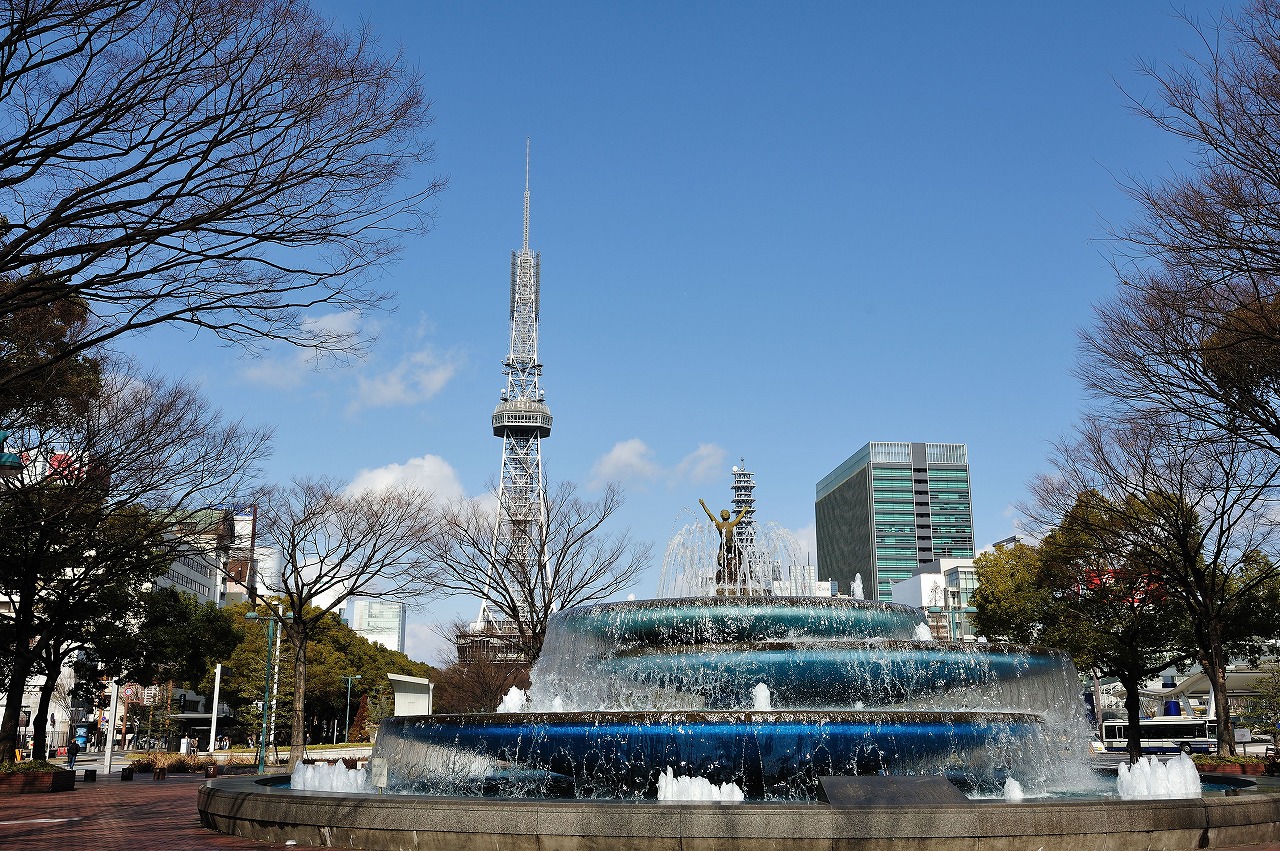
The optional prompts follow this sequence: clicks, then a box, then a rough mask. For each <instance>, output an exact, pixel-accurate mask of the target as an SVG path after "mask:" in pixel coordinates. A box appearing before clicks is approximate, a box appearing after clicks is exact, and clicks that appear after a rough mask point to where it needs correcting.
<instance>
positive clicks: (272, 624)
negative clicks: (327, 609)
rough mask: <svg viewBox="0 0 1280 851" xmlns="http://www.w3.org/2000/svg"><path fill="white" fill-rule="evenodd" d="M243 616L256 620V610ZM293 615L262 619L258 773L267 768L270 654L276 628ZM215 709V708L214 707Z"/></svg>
mask: <svg viewBox="0 0 1280 851" xmlns="http://www.w3.org/2000/svg"><path fill="white" fill-rule="evenodd" d="M244 616H245V618H246V619H247V620H258V619H259V617H260V616H259V615H258V613H257V612H245V613H244ZM292 617H293V615H292V614H290V613H289V612H285V613H284V614H282V615H280V616H279V617H277V616H276V615H267V616H266V617H265V618H263V619H264V620H266V622H267V672H266V676H265V677H264V678H263V683H262V738H261V739H260V740H259V741H258V773H259V774H265V773H266V770H267V712H268V709H267V707H268V706H270V704H271V668H272V664H271V663H272V658H271V657H272V655H273V653H274V649H275V643H274V642H275V637H276V629H277V627H278V625H279V624H280V621H281V620H282V619H286V620H287V619H290V618H292ZM215 711H216V709H215Z"/></svg>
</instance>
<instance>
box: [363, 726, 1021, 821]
mask: <svg viewBox="0 0 1280 851" xmlns="http://www.w3.org/2000/svg"><path fill="white" fill-rule="evenodd" d="M1042 726H1043V725H1042V722H1041V720H1040V718H1039V717H1038V716H1036V715H1032V714H1026V713H1023V714H1018V713H990V712H985V713H971V712H891V711H876V712H831V711H825V712H804V711H771V712H630V713H627V712H568V713H517V714H504V715H479V716H477V715H454V716H447V715H446V716H436V717H424V718H395V719H388V720H387V721H385V722H383V724H382V726H381V728H380V730H379V733H378V743H379V753H380V754H383V755H385V757H386V759H387V762H388V788H389V789H391V790H394V791H397V792H403V793H411V794H453V795H496V796H501V797H548V798H597V797H605V798H653V797H655V796H656V790H657V783H658V778H659V777H660V776H661V775H662V773H663V772H664V771H665V770H666V769H668V768H670V769H674V771H675V773H676V775H677V776H681V777H700V778H704V779H706V780H708V781H710V782H711V783H713V784H722V783H734V784H736V785H738V786H739V787H740V788H741V789H742V790H743V791H744V792H745V793H746V796H747V798H749V799H752V800H765V799H810V800H812V799H814V798H816V797H817V794H818V779H819V778H820V777H824V776H832V775H868V774H870V775H876V774H900V775H909V774H938V773H942V774H946V775H947V776H949V777H951V778H953V779H954V780H955V781H956V782H957V783H958V784H959V785H961V786H962V788H972V789H973V790H974V791H975V792H988V793H989V792H990V791H991V790H992V789H996V788H1001V787H1003V784H1004V781H1005V778H1006V776H1009V775H1011V774H1012V775H1015V776H1019V777H1028V776H1034V774H1035V769H1034V767H1033V766H1034V765H1035V762H1036V760H1037V759H1043V758H1044V756H1045V754H1044V752H1043V750H1042V749H1041V748H1040V747H1038V746H1037V743H1039V742H1040V741H1041V739H1042V738H1043V729H1042Z"/></svg>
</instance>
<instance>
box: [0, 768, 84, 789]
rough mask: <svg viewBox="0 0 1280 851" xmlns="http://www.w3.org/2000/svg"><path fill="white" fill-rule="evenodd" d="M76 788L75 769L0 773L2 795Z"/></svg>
mask: <svg viewBox="0 0 1280 851" xmlns="http://www.w3.org/2000/svg"><path fill="white" fill-rule="evenodd" d="M74 788H76V773H75V772H74V771H24V772H14V773H13V774H0V795H22V794H29V793H36V792H66V791H68V790H70V789H74Z"/></svg>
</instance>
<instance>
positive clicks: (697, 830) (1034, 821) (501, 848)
mask: <svg viewBox="0 0 1280 851" xmlns="http://www.w3.org/2000/svg"><path fill="white" fill-rule="evenodd" d="M287 781H288V775H280V776H278V777H267V778H234V777H232V778H220V779H217V780H210V781H208V782H206V783H205V784H204V786H202V787H201V788H200V790H199V800H198V806H199V810H200V818H201V822H202V823H203V824H204V825H205V826H206V827H209V828H212V829H215V830H219V831H222V832H223V833H230V834H235V835H237V836H243V837H246V838H249V839H255V840H259V841H266V842H274V843H283V842H286V841H288V840H291V839H292V840H294V841H296V842H298V843H299V844H302V845H315V846H334V847H347V848H352V847H354V848H362V849H366V851H391V849H397V851H399V850H400V849H455V848H456V849H466V848H485V849H492V851H547V849H560V848H563V849H590V848H608V849H609V851H632V849H635V851H641V849H644V851H703V850H704V849H706V851H711V850H712V849H716V851H723V849H724V848H726V847H728V846H732V847H786V848H787V849H788V851H837V849H853V848H868V849H870V848H875V849H887V848H892V849H898V850H899V851H926V849H928V850H929V851H942V849H956V848H968V849H980V848H993V847H994V848H1041V849H1044V851H1080V849H1082V848H1162V849H1167V851H1183V849H1186V851H1191V849H1197V848H1224V847H1230V846H1235V845H1255V844H1266V843H1273V842H1277V841H1280V830H1277V822H1280V795H1275V794H1267V793H1259V794H1255V795H1251V796H1248V797H1237V798H1205V799H1199V800H1180V801H1131V802H1130V801H1117V800H1103V801H1099V800H1090V801H1047V802H1045V801H1032V802H1026V803H1020V804H1007V803H970V804H968V805H960V806H911V805H896V806H892V807H888V806H871V807H860V808H857V809H843V808H839V807H831V806H828V805H826V804H786V803H742V804H700V803H698V804H659V803H656V802H643V803H637V802H626V801H522V800H494V799H486V798H454V797H431V796H420V795H352V794H343V793H334V792H300V791H293V790H290V789H287V788H278V786H277V785H276V784H281V783H286V782H287ZM726 840H728V841H727V842H726Z"/></svg>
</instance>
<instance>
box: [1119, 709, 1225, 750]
mask: <svg viewBox="0 0 1280 851" xmlns="http://www.w3.org/2000/svg"><path fill="white" fill-rule="evenodd" d="M1138 730H1139V735H1140V736H1141V738H1142V752H1143V753H1177V752H1178V751H1182V752H1183V753H1217V751H1218V722H1217V721H1216V720H1214V719H1212V718H1187V717H1185V716H1178V715H1166V716H1162V717H1159V718H1143V719H1142V721H1141V724H1140V726H1139V727H1138ZM1128 735H1129V722H1127V721H1103V722H1102V746H1103V747H1104V748H1105V749H1107V750H1109V751H1126V750H1128V748H1129V740H1128V738H1127V736H1128Z"/></svg>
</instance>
